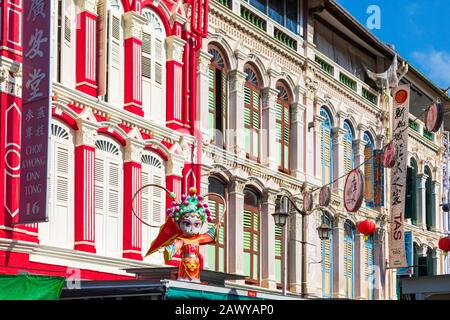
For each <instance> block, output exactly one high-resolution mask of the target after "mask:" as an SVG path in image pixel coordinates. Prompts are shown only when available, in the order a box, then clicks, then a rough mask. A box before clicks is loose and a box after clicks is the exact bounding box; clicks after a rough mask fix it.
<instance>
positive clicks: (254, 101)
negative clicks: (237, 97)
mask: <svg viewBox="0 0 450 320" xmlns="http://www.w3.org/2000/svg"><path fill="white" fill-rule="evenodd" d="M252 104H253V110H252V111H253V119H252V120H253V129H254V130H253V131H252V135H253V141H252V143H253V148H252V155H253V157H255V158H257V157H258V155H259V93H258V92H256V91H253V97H252Z"/></svg>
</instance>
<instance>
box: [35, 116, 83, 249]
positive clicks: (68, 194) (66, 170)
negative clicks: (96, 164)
mask: <svg viewBox="0 0 450 320" xmlns="http://www.w3.org/2000/svg"><path fill="white" fill-rule="evenodd" d="M51 134H52V135H51V147H50V152H51V153H50V170H49V184H48V195H49V196H48V199H49V201H48V206H49V207H48V208H49V209H48V218H49V221H48V222H47V223H41V224H40V225H39V240H40V241H41V243H42V244H47V245H52V246H56V247H61V248H67V249H73V244H74V234H73V230H74V179H73V177H74V175H75V167H74V139H73V135H72V133H71V131H70V129H69V128H68V127H67V126H65V125H63V124H61V123H59V122H53V123H52V124H51Z"/></svg>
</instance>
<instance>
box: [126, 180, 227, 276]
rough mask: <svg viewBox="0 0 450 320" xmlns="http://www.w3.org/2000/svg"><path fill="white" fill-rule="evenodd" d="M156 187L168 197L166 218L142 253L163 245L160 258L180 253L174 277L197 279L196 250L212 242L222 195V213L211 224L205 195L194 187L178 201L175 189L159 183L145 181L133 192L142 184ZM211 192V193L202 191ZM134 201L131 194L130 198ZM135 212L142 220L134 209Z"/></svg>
mask: <svg viewBox="0 0 450 320" xmlns="http://www.w3.org/2000/svg"><path fill="white" fill-rule="evenodd" d="M150 186H152V187H158V188H161V189H164V190H165V191H166V192H167V193H168V194H169V197H170V198H171V199H172V203H171V207H170V208H168V209H167V217H166V222H165V223H164V224H163V225H162V226H161V228H160V230H159V234H158V236H157V237H156V239H155V240H154V241H153V242H152V244H151V246H150V249H149V250H148V252H147V254H146V256H149V255H151V254H152V253H154V252H156V251H158V249H160V248H164V260H165V262H166V263H167V262H168V261H170V260H172V258H173V257H174V256H175V255H176V254H180V256H181V257H180V258H181V261H180V266H179V269H178V278H177V279H178V280H182V281H193V282H200V260H201V258H202V257H201V254H200V252H199V250H200V246H201V245H206V244H213V243H216V241H217V238H218V232H219V229H220V225H221V220H222V218H223V216H224V215H225V212H226V203H225V199H224V198H223V197H222V196H220V195H218V194H214V195H215V196H217V197H219V198H221V199H222V201H223V203H224V206H225V210H224V212H223V214H222V217H221V218H220V219H219V218H217V219H216V221H215V224H214V225H213V226H211V227H209V226H208V223H210V222H214V221H213V219H212V217H211V211H210V209H209V207H208V203H207V202H205V201H204V200H205V198H204V197H203V196H201V195H198V194H197V189H196V188H190V189H189V194H188V195H182V196H181V199H180V201H178V200H177V197H176V195H175V193H173V192H170V191H168V190H167V189H166V188H164V187H161V186H159V185H153V184H151V185H146V186H143V187H142V188H141V189H139V190H138V191H137V192H136V194H135V197H136V195H137V194H138V193H139V192H140V191H142V189H144V188H146V187H150ZM208 195H212V194H211V193H209V194H206V195H205V197H207V196H208ZM133 204H134V198H133ZM133 213H134V214H135V216H136V217H137V218H138V219H139V220H140V221H141V222H142V223H144V224H146V225H148V226H150V225H149V224H147V223H146V222H145V221H142V220H141V219H140V218H139V217H138V216H137V215H136V213H135V211H134V208H133Z"/></svg>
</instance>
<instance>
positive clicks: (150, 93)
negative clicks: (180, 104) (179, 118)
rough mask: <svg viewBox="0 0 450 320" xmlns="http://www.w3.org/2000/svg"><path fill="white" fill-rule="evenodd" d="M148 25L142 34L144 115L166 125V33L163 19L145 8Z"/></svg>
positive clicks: (143, 12) (144, 14)
mask: <svg viewBox="0 0 450 320" xmlns="http://www.w3.org/2000/svg"><path fill="white" fill-rule="evenodd" d="M142 15H143V16H144V17H145V18H147V25H145V26H144V28H143V32H142V107H143V109H144V115H146V117H147V118H148V119H151V120H153V121H155V122H156V123H158V124H161V125H165V124H166V98H165V96H166V52H165V44H164V43H165V39H166V31H165V29H164V25H163V23H162V21H161V18H160V17H159V16H158V14H157V13H156V12H154V11H153V10H151V9H150V8H143V9H142Z"/></svg>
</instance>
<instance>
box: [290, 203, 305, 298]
mask: <svg viewBox="0 0 450 320" xmlns="http://www.w3.org/2000/svg"><path fill="white" fill-rule="evenodd" d="M295 202H296V204H297V206H298V207H299V208H301V205H300V201H299V200H298V199H295ZM288 224H289V225H288V231H289V232H288V248H287V249H288V250H287V251H288V257H289V259H288V263H287V266H288V269H287V278H288V290H289V291H291V292H292V293H301V292H302V243H301V241H303V239H302V216H301V215H300V214H298V213H294V211H293V212H292V213H291V215H290V216H289V222H288Z"/></svg>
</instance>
